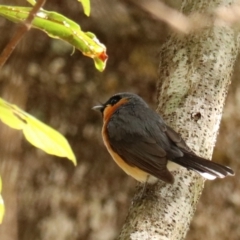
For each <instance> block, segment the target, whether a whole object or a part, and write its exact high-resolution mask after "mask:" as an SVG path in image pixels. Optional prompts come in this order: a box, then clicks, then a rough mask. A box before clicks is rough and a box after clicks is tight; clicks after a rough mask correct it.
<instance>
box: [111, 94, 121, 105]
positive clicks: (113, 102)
mask: <svg viewBox="0 0 240 240" xmlns="http://www.w3.org/2000/svg"><path fill="white" fill-rule="evenodd" d="M120 99H121V98H120V97H119V96H115V97H114V98H112V99H110V104H111V105H112V106H113V105H114V104H116V103H117V102H118V101H119V100H120Z"/></svg>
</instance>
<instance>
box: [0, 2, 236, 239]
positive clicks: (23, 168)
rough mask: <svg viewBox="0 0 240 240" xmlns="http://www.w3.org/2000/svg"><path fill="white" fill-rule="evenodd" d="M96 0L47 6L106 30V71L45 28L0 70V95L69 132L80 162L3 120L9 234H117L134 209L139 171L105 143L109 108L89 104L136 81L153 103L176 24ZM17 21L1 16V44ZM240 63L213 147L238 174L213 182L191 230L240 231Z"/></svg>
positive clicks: (2, 233) (0, 165) (86, 26)
mask: <svg viewBox="0 0 240 240" xmlns="http://www.w3.org/2000/svg"><path fill="white" fill-rule="evenodd" d="M1 2H2V3H3V2H4V1H1ZM6 2H10V1H5V3H6ZM12 2H13V4H16V5H17V4H19V5H23V4H25V1H20V0H19V1H15V3H14V1H12ZM8 4H9V3H8ZM91 4H92V12H91V16H90V18H88V17H86V16H84V15H83V13H82V9H81V6H80V4H79V3H78V2H77V1H74V0H69V1H66V0H65V1H59V0H52V1H48V2H47V4H46V5H45V7H44V8H45V9H46V10H52V11H58V12H60V13H62V14H64V15H66V16H68V17H69V18H71V19H73V20H75V21H76V22H78V23H79V24H80V25H81V26H82V28H83V30H85V31H91V32H94V33H95V34H96V35H97V36H98V38H99V39H100V40H101V41H102V42H103V43H104V44H105V45H106V46H107V53H108V55H109V60H108V64H107V68H106V70H105V71H104V72H103V73H100V72H98V71H97V70H96V69H95V68H94V65H93V61H92V60H91V59H88V58H86V57H84V56H82V54H81V53H80V52H78V51H75V53H74V54H72V51H73V49H72V47H71V46H70V45H68V44H66V43H64V42H62V41H60V40H55V39H50V38H49V37H48V36H47V35H46V34H44V33H42V32H40V31H37V30H31V31H30V32H29V33H27V34H26V36H25V37H24V39H23V41H21V44H20V45H19V46H18V48H17V49H16V51H15V52H14V54H13V55H12V56H11V59H10V60H9V61H8V62H7V64H6V65H5V66H4V68H3V69H2V70H1V72H0V92H1V97H3V98H4V99H6V100H8V101H10V102H13V103H15V104H17V105H18V106H20V107H22V108H24V109H26V111H27V112H29V113H30V114H32V115H34V116H36V117H37V118H39V119H40V120H42V121H43V122H45V123H47V124H49V125H50V126H52V127H54V128H55V129H57V130H58V131H60V132H61V133H63V134H64V135H65V136H66V137H67V139H68V140H69V142H70V144H71V146H72V148H73V151H74V152H75V154H76V157H77V160H78V166H77V167H76V168H75V167H74V166H73V165H72V163H71V162H70V161H67V160H65V159H60V158H57V157H53V156H50V155H47V154H45V153H43V152H42V151H40V150H37V149H35V148H34V147H32V146H31V145H30V144H28V143H27V142H26V141H25V140H21V133H18V132H17V131H14V130H9V129H8V128H7V127H5V126H0V152H1V155H0V175H1V176H2V178H3V197H4V199H5V202H6V206H7V209H6V211H7V212H8V214H7V215H8V216H7V217H6V219H4V220H5V223H4V224H3V225H2V226H0V237H1V239H4V240H15V239H19V240H30V239H35V240H49V239H58V240H68V239H71V240H74V239H76V240H112V239H114V238H116V236H117V235H118V233H119V231H120V228H121V226H122V224H123V222H124V219H125V217H126V215H127V211H128V207H129V206H130V204H131V198H132V196H133V193H134V191H135V185H136V181H135V180H133V179H131V178H130V177H128V176H127V175H126V174H125V173H124V172H122V170H120V169H119V168H118V167H117V166H116V164H115V163H114V162H113V161H112V159H111V157H110V156H109V154H108V153H107V151H106V149H105V147H104V145H103V142H102V139H101V126H102V120H101V115H100V114H98V113H96V112H94V111H92V110H91V107H92V106H94V105H95V104H98V103H99V102H104V101H105V100H107V99H108V98H109V96H111V95H112V94H114V93H117V92H121V91H130V92H135V93H137V94H139V95H141V96H142V97H143V98H144V99H145V100H146V101H147V102H148V103H149V104H150V105H151V106H152V108H155V106H156V105H155V102H156V101H155V100H156V95H155V91H156V82H157V74H158V73H157V70H158V61H159V57H160V56H159V51H160V48H161V45H162V44H163V43H164V41H165V40H166V37H167V35H168V33H169V32H170V31H171V30H170V29H169V28H168V27H167V26H166V25H165V24H164V23H162V22H158V21H156V20H155V19H154V18H152V17H151V16H149V15H148V14H147V13H145V12H143V11H142V10H141V9H139V8H137V7H136V6H134V5H130V4H129V3H128V2H127V1H107V0H93V1H92V2H91ZM14 27H15V25H14V24H12V23H10V22H8V21H7V20H4V19H3V18H0V36H1V37H0V46H1V50H2V49H3V47H4V46H5V44H6V43H7V41H8V39H9V37H10V36H11V34H12V32H13V31H14V29H15V28H14ZM239 64H240V62H239V61H238V62H237V63H236V67H235V74H234V76H233V79H232V85H231V86H230V92H229V95H228V99H227V103H226V106H225V110H224V115H223V120H222V123H221V130H220V134H219V136H218V141H217V145H216V148H215V152H214V156H213V159H214V161H216V162H219V163H222V164H226V165H230V166H231V167H232V168H233V169H234V170H235V172H236V176H235V177H233V178H227V179H225V180H216V181H207V182H206V184H205V189H204V192H203V195H202V197H201V199H200V201H199V204H198V209H197V212H196V214H195V217H194V219H193V222H192V225H191V229H190V231H189V233H188V236H187V239H189V240H190V239H191V240H199V239H218V240H225V239H232V240H238V239H240V228H239V223H240V183H239V177H238V172H239V167H240V161H239V155H240V147H239V140H240V113H239V109H240V85H239V79H238V78H239V73H240V65H239ZM1 125H2V124H1ZM7 223H8V224H7ZM16 229H18V231H16Z"/></svg>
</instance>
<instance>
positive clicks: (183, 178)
mask: <svg viewBox="0 0 240 240" xmlns="http://www.w3.org/2000/svg"><path fill="white" fill-rule="evenodd" d="M232 2H233V1H223V0H222V1H220V0H218V1H209V0H201V1H196V0H191V1H183V5H182V11H183V12H184V13H185V14H188V13H190V12H195V11H196V12H202V13H204V12H206V11H208V10H210V9H211V10H212V9H214V8H216V7H217V6H219V5H220V4H223V5H226V6H227V5H228V4H229V3H230V4H231V3H232ZM237 53H238V42H237V35H236V34H235V33H234V30H233V29H231V28H230V27H228V26H225V27H217V26H213V27H211V28H208V29H204V30H201V31H199V32H197V33H194V34H190V35H188V36H180V35H176V34H172V36H170V37H169V38H168V40H167V42H166V43H165V45H164V46H163V48H162V49H161V57H160V58H161V59H160V66H159V82H158V90H157V92H158V108H157V111H158V112H159V113H160V114H161V115H162V116H163V118H164V120H165V121H166V122H167V124H169V125H170V126H171V127H173V128H174V129H175V130H176V131H178V132H179V133H180V134H181V135H182V137H183V138H184V139H185V140H186V141H187V143H188V145H189V147H191V149H192V150H193V151H195V152H196V153H197V154H199V155H201V156H203V157H206V158H209V159H210V158H211V155H212V151H213V147H214V144H215V141H216V136H217V133H218V129H219V124H220V120H221V116H222V110H223V105H224V102H225V98H226V93H227V90H228V85H229V84H230V81H231V75H232V72H233V66H234V63H235V60H236V56H237ZM174 175H175V183H174V184H173V185H169V184H164V183H163V182H161V181H159V182H158V183H157V184H156V185H154V186H148V187H147V190H146V194H145V196H144V197H143V198H140V191H138V193H137V194H136V196H135V198H134V200H133V203H132V206H131V208H130V210H129V213H128V217H127V219H126V222H125V224H124V226H123V229H122V231H121V234H120V236H119V239H121V240H122V239H164V240H165V239H172V240H178V239H184V238H185V236H186V233H187V231H188V229H189V224H190V221H191V219H192V217H193V214H194V212H195V209H196V205H197V202H198V199H199V197H200V195H201V192H202V189H203V186H204V180H203V179H202V178H201V177H200V176H198V174H195V173H194V172H192V171H187V170H185V169H182V168H181V169H180V170H179V171H177V172H176V173H174ZM139 188H141V187H139Z"/></svg>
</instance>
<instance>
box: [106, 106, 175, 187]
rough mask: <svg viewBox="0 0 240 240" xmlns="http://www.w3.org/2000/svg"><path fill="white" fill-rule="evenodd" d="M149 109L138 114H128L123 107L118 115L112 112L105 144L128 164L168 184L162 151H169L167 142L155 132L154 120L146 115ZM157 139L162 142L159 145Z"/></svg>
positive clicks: (159, 132)
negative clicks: (107, 140) (107, 138)
mask: <svg viewBox="0 0 240 240" xmlns="http://www.w3.org/2000/svg"><path fill="white" fill-rule="evenodd" d="M149 110H150V109H145V112H144V113H142V114H141V112H138V113H134V114H129V111H128V110H126V109H124V108H123V109H121V110H119V111H121V113H119V112H117V113H115V114H114V115H113V116H112V117H111V119H110V121H109V123H108V125H107V133H108V137H109V142H110V145H111V147H112V149H113V150H114V151H115V152H116V153H118V154H119V155H120V156H121V157H122V159H123V160H124V161H125V162H127V163H128V164H129V165H131V166H135V167H138V168H140V169H141V170H143V171H145V172H147V173H149V174H151V175H153V176H155V177H157V178H159V179H161V180H163V181H165V182H168V183H172V182H173V181H174V180H173V176H172V174H171V173H170V172H169V171H168V169H167V168H166V165H167V152H166V150H165V149H168V148H169V146H168V145H169V141H168V138H167V136H166V134H165V132H164V131H163V130H161V129H159V126H158V124H157V123H156V121H158V118H154V119H152V118H151V117H153V116H152V113H153V112H152V111H151V112H149V114H148V111H149ZM140 111H141V110H140ZM136 114H138V115H137V116H136ZM144 116H146V119H145V117H144ZM150 116H151V117H150ZM152 121H153V122H152ZM162 126H163V127H164V125H162ZM160 127H161V126H160ZM158 139H161V140H162V142H164V141H165V143H164V144H160V143H159V141H158Z"/></svg>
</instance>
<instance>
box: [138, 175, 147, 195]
mask: <svg viewBox="0 0 240 240" xmlns="http://www.w3.org/2000/svg"><path fill="white" fill-rule="evenodd" d="M148 179H149V175H148V176H147V179H146V182H144V184H143V188H142V192H141V197H140V199H143V197H144V195H145V193H146V189H147V185H148Z"/></svg>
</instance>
